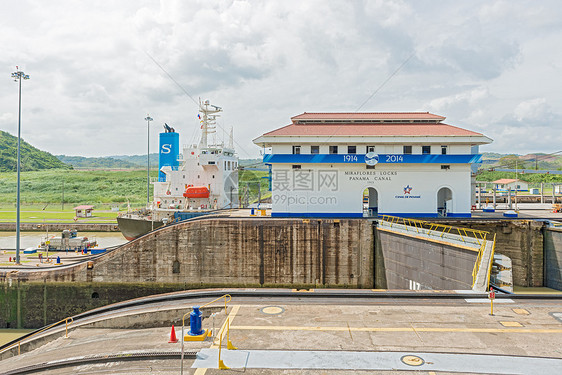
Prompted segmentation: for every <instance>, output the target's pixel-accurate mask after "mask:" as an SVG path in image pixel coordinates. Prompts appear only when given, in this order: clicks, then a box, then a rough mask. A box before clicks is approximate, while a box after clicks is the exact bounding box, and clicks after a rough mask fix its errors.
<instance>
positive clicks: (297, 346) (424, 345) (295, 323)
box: [0, 291, 562, 375]
mask: <svg viewBox="0 0 562 375" xmlns="http://www.w3.org/2000/svg"><path fill="white" fill-rule="evenodd" d="M306 293H313V292H304V291H303V292H295V293H294V297H293V298H288V299H287V298H277V299H275V298H261V299H258V300H255V299H252V298H238V299H233V300H232V302H230V304H229V307H228V316H229V321H230V331H229V334H230V340H231V341H232V343H233V344H234V345H235V346H237V347H238V350H236V351H228V350H226V342H225V341H226V330H227V325H226V316H227V315H226V314H225V313H224V310H222V311H221V312H219V310H218V309H215V310H214V311H216V312H217V314H216V316H215V317H214V318H210V317H209V318H206V319H204V321H203V328H212V326H213V319H214V320H215V328H216V329H215V333H214V335H215V336H214V337H213V338H214V340H213V338H208V339H207V340H206V341H203V342H186V343H185V350H187V351H197V352H199V355H198V357H197V359H193V358H189V359H186V360H185V362H184V373H186V374H198V375H202V374H203V373H206V374H219V373H221V374H224V373H232V372H233V371H234V372H240V371H244V372H245V373H249V374H278V373H290V372H287V371H297V373H311V374H340V373H342V374H343V373H349V372H350V371H352V370H356V369H357V370H359V369H364V370H372V371H379V372H377V373H384V374H387V373H388V374H394V373H400V374H404V373H408V372H404V371H408V370H409V369H411V371H412V373H414V372H415V373H416V374H420V373H422V374H431V373H439V374H443V373H450V372H455V373H459V372H460V373H466V374H468V373H498V374H507V373H509V374H512V373H520V374H536V373H537V372H536V370H537V369H541V370H544V371H540V372H542V373H544V374H549V373H552V372H550V371H549V369H552V368H561V366H562V349H561V348H562V321H560V320H558V319H557V318H556V317H557V316H562V300H561V299H545V300H540V299H539V300H535V299H531V300H515V299H514V300H506V301H505V303H498V304H497V305H494V315H493V316H492V315H490V304H489V303H488V301H486V300H484V301H482V300H481V299H479V300H476V301H471V302H469V301H468V300H471V299H470V298H469V299H468V300H465V299H455V300H449V299H432V298H426V299H411V298H407V297H404V298H393V299H390V298H385V299H382V298H381V299H374V300H364V301H362V300H353V301H351V302H349V303H346V302H345V300H342V299H336V300H332V299H315V300H308V299H306V297H305V296H304V295H305V294H306ZM436 293H437V292H436ZM199 302H201V303H203V302H204V301H196V302H193V301H190V302H189V303H186V302H180V301H175V302H170V303H162V304H157V305H154V306H144V307H139V308H135V309H129V310H127V311H123V312H112V313H111V314H105V315H103V316H101V317H92V318H89V319H88V320H85V321H83V322H80V321H78V322H76V323H75V325H74V328H73V329H72V330H71V331H70V332H69V338H66V339H65V338H64V337H59V338H54V339H53V340H50V341H49V342H48V343H47V344H45V345H42V346H41V347H39V348H37V349H35V350H32V351H30V352H28V353H23V354H21V355H19V356H15V357H12V358H8V359H5V360H3V361H0V369H1V371H0V373H3V372H7V371H9V370H15V369H18V368H21V367H24V366H29V365H32V364H45V363H48V362H50V361H51V362H52V361H60V360H64V359H65V358H80V357H85V356H94V355H95V356H101V357H103V356H108V355H115V354H122V355H124V356H127V355H129V356H130V355H131V354H133V353H150V352H153V353H155V352H160V353H161V352H175V353H176V354H177V355H178V357H177V358H176V359H167V360H159V359H157V358H154V359H151V360H146V359H145V360H139V361H118V360H116V361H114V360H109V359H108V360H106V361H103V360H101V361H99V362H97V363H89V364H82V365H78V366H69V367H63V368H57V369H53V370H52V371H49V372H47V373H50V374H66V373H76V372H79V371H85V372H88V373H107V372H108V371H109V372H111V373H131V371H134V372H137V373H139V374H140V373H178V372H179V365H180V362H179V350H180V344H179V343H175V344H171V343H168V339H169V335H170V327H169V326H167V327H152V328H149V327H144V328H134V327H129V328H123V329H114V328H91V327H94V326H101V325H103V324H105V325H106V326H110V325H111V324H109V323H107V322H106V323H103V324H102V322H101V321H102V320H105V321H107V320H115V319H120V320H119V321H120V322H122V325H123V326H126V325H127V320H126V319H125V317H126V316H129V317H130V318H131V320H130V321H131V322H134V324H133V323H131V325H133V326H135V325H136V326H138V327H140V326H142V325H141V324H139V320H138V318H137V317H138V316H140V315H141V314H144V315H145V316H147V317H149V316H150V314H151V312H152V313H156V312H160V313H161V312H162V310H165V309H171V310H175V311H176V312H175V313H176V314H177V317H178V318H181V315H183V313H185V312H189V311H190V308H189V306H191V305H193V304H195V303H199ZM172 315H173V314H172ZM146 325H150V322H148V323H146V324H144V326H146ZM89 327H90V328H89ZM176 332H177V335H178V337H179V336H180V329H179V327H176ZM221 333H222V334H223V345H222V356H223V357H222V359H223V361H224V363H225V365H226V366H229V367H232V370H229V371H223V370H218V368H217V366H218V358H217V355H218V346H219V339H218V337H219V336H220V334H221ZM217 334H218V336H217ZM405 356H411V357H407V358H410V362H409V364H408V363H405V362H404V361H403V360H402V359H403V358H405ZM244 358H246V359H245V360H244ZM327 358H329V359H327ZM421 362H423V364H421V365H420V364H419V363H421ZM552 366H554V367H552ZM297 369H300V370H297ZM72 371H74V372H72ZM533 371H534V372H533Z"/></svg>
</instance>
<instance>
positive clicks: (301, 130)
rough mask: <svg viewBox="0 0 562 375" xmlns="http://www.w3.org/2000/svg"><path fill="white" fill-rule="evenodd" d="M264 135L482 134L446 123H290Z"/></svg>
mask: <svg viewBox="0 0 562 375" xmlns="http://www.w3.org/2000/svg"><path fill="white" fill-rule="evenodd" d="M264 136H334V137H335V136H375V137H376V136H482V134H481V133H476V132H473V131H470V130H466V129H462V128H457V127H456V126H452V125H447V124H441V123H438V124H435V123H433V124H412V123H392V124H384V123H383V124H349V123H347V124H306V125H301V124H291V125H287V126H284V127H282V128H279V129H276V130H273V131H270V132H268V133H265V134H264Z"/></svg>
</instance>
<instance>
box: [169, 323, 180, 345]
mask: <svg viewBox="0 0 562 375" xmlns="http://www.w3.org/2000/svg"><path fill="white" fill-rule="evenodd" d="M168 342H170V343H175V342H178V339H177V338H176V330H175V329H174V325H173V324H172V332H171V333H170V341H168Z"/></svg>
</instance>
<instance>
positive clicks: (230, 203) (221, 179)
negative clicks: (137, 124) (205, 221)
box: [117, 100, 239, 240]
mask: <svg viewBox="0 0 562 375" xmlns="http://www.w3.org/2000/svg"><path fill="white" fill-rule="evenodd" d="M220 112H222V108H220V107H217V106H215V105H212V104H210V103H209V101H208V100H206V101H204V102H201V101H200V103H199V113H198V115H197V117H198V119H199V126H200V128H201V138H200V140H199V143H198V144H192V145H188V146H184V147H183V150H182V153H180V152H179V151H180V148H179V133H178V132H176V131H175V129H174V128H172V127H170V126H169V125H167V124H164V132H162V133H160V135H159V144H160V146H159V158H158V163H159V165H158V167H159V172H158V177H157V178H156V179H155V180H154V181H151V182H152V185H153V186H154V194H153V195H154V197H153V200H152V202H151V203H150V205H149V206H148V207H146V208H143V209H141V210H137V211H128V212H126V213H123V214H121V215H119V216H118V217H117V223H118V225H119V229H120V230H121V233H123V236H125V238H126V239H128V240H133V239H135V238H138V237H140V236H142V235H144V234H146V233H148V232H150V231H152V230H154V229H157V228H159V227H161V226H163V225H166V224H169V223H172V222H177V221H181V220H187V219H190V218H193V217H197V216H202V215H208V214H212V213H213V212H217V211H220V210H224V209H229V208H236V207H238V206H239V200H238V155H237V154H236V151H235V149H234V139H233V134H232V129H231V130H230V135H229V140H228V143H227V144H226V145H225V144H224V141H223V142H221V143H219V142H217V139H216V135H217V133H216V126H217V123H216V122H217V118H218V117H219V116H220Z"/></svg>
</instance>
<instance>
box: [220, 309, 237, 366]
mask: <svg viewBox="0 0 562 375" xmlns="http://www.w3.org/2000/svg"><path fill="white" fill-rule="evenodd" d="M223 335H224V330H223V331H222V332H221V333H220V340H219V365H218V367H219V369H220V370H228V369H229V368H230V367H228V366H226V365H225V364H224V362H223V360H222V359H221V349H222V337H223ZM226 348H227V349H228V350H236V349H238V348H237V347H235V346H234V345H232V342H231V341H230V318H226Z"/></svg>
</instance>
